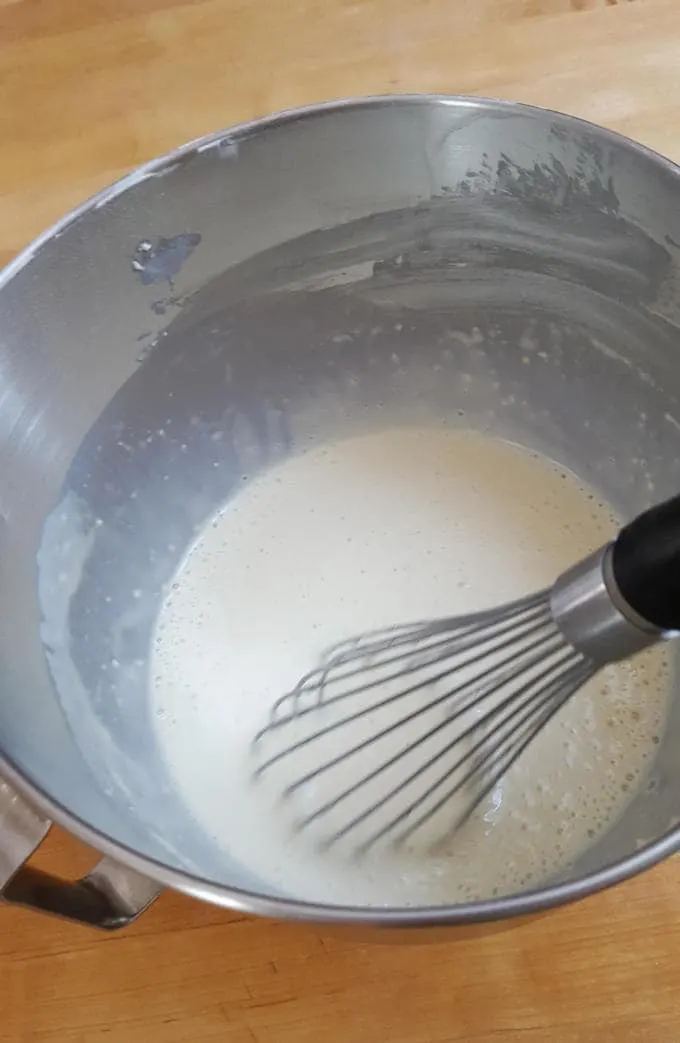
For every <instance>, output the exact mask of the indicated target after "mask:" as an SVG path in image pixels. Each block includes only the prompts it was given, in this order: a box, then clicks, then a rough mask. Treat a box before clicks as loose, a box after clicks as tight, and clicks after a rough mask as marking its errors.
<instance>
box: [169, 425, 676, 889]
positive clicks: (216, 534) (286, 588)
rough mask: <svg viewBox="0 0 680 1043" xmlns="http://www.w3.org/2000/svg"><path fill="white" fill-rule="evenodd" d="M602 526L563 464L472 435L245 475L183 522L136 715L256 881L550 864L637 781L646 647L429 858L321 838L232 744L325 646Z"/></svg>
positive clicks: (500, 580)
mask: <svg viewBox="0 0 680 1043" xmlns="http://www.w3.org/2000/svg"><path fill="white" fill-rule="evenodd" d="M617 527H618V526H617V522H616V520H615V519H614V517H613V516H612V513H611V511H610V510H609V508H608V507H607V506H606V505H604V504H602V503H599V502H598V501H597V499H596V498H595V497H594V495H593V494H592V492H590V491H589V490H587V489H584V488H583V487H581V486H580V485H579V484H578V483H577V481H576V479H575V478H574V477H573V476H572V475H571V474H569V473H568V472H565V471H564V470H563V469H561V468H559V467H557V466H556V465H554V464H552V463H551V462H549V461H547V460H545V459H543V458H540V457H538V456H536V455H535V454H532V453H530V452H528V451H526V450H523V449H520V448H518V447H516V446H512V445H508V444H507V443H504V442H502V441H500V440H495V439H491V438H487V437H483V436H480V435H476V434H473V433H461V432H452V431H447V430H441V429H437V430H434V429H409V428H406V429H398V430H388V431H384V432H381V433H379V434H373V435H367V436H363V437H360V438H354V439H348V440H345V441H342V442H338V443H334V444H329V445H326V446H323V447H322V448H318V449H315V450H310V451H308V452H306V453H303V454H301V455H300V456H297V457H294V458H291V459H289V460H287V461H286V462H285V463H283V464H280V465H278V466H276V467H273V468H272V469H271V470H269V471H268V472H266V473H265V474H263V475H261V476H258V477H256V478H255V479H253V480H252V481H250V482H249V483H248V485H246V486H245V487H244V489H243V491H241V492H239V494H238V496H236V497H235V498H234V499H233V500H232V501H231V502H230V503H229V504H227V505H226V506H225V508H224V509H223V510H222V511H221V512H220V513H219V514H217V515H216V516H215V517H214V518H212V519H211V520H210V521H209V522H208V523H207V524H206V526H205V529H204V531H203V532H202V533H201V534H200V535H199V537H198V539H197V540H196V542H195V544H194V545H193V547H192V548H191V550H190V551H189V554H188V556H187V558H186V559H185V561H184V563H183V565H182V566H181V568H180V569H179V571H178V573H177V574H176V576H175V577H174V579H173V582H172V584H171V589H170V594H169V597H168V598H167V599H166V601H165V603H164V605H163V608H162V610H161V613H160V617H159V620H158V624H157V630H156V637H155V645H154V653H153V662H152V666H151V670H152V674H151V676H152V679H153V680H152V686H153V699H154V703H155V708H156V715H157V716H156V731H157V735H158V740H159V744H160V746H161V749H162V751H163V753H164V756H165V759H166V762H167V765H168V768H169V772H170V775H171V777H172V779H173V781H174V785H175V786H176V788H177V791H178V793H179V794H180V796H181V799H182V800H183V801H184V803H185V804H186V807H187V808H188V809H189V811H190V812H191V814H192V816H193V817H194V819H195V820H196V822H197V823H199V824H200V826H201V827H202V828H203V829H204V830H205V831H206V832H207V833H208V834H209V835H210V836H211V837H212V838H213V839H214V841H215V842H216V843H217V844H218V845H219V846H221V847H222V848H223V849H224V851H225V855H226V856H228V858H229V859H230V860H234V861H236V862H237V863H239V864H240V865H241V866H242V867H243V868H244V869H246V870H249V871H251V872H252V875H253V886H254V887H257V886H258V885H259V886H260V887H261V888H263V889H266V888H268V889H270V890H273V891H275V892H278V893H283V894H285V895H288V896H291V897H296V898H301V899H306V900H310V901H321V902H327V903H332V904H342V905H355V906H356V905H373V906H395V907H399V906H422V905H439V904H450V903H454V902H460V901H469V900H471V899H480V898H489V897H492V896H495V895H499V894H506V893H511V892H514V891H518V890H522V889H525V888H528V887H531V886H535V885H537V884H539V883H540V882H541V881H542V880H545V879H546V878H548V877H550V876H551V875H552V874H554V873H555V872H557V871H559V870H560V869H562V868H563V867H564V866H565V865H566V864H568V863H569V862H570V861H571V860H573V859H574V858H575V857H577V856H578V854H579V853H580V852H582V851H583V850H584V849H586V848H587V847H588V846H590V845H591V844H592V843H593V841H594V840H595V839H596V838H597V837H598V836H600V835H601V834H602V832H603V831H604V830H606V828H607V827H608V826H609V825H610V824H611V823H612V821H613V820H614V819H616V818H617V817H618V815H619V814H620V812H621V811H622V810H623V808H624V807H625V806H626V804H627V803H628V802H629V801H630V799H631V798H632V797H633V796H634V795H635V792H636V791H637V790H638V788H640V786H641V784H642V781H643V779H644V776H645V774H646V771H647V768H648V766H649V764H650V763H651V760H652V758H653V755H654V753H655V750H656V744H657V742H658V736H659V733H660V731H661V730H662V729H663V722H664V717H665V711H666V704H667V699H668V688H669V682H668V664H667V658H666V653H665V652H664V650H663V649H654V650H652V651H651V652H649V653H646V654H645V655H643V656H640V657H638V658H637V659H636V660H635V661H634V662H633V663H624V664H617V665H615V666H611V667H608V668H607V669H606V670H605V671H603V672H602V673H601V674H600V675H599V676H598V677H597V678H596V679H595V680H594V681H592V682H590V683H589V684H588V685H587V686H586V687H585V688H584V689H583V690H582V691H580V692H579V693H577V695H575V696H574V697H573V698H572V700H571V701H570V702H569V703H568V704H567V706H566V707H565V708H563V709H562V710H561V711H560V713H559V714H558V715H557V716H556V717H555V718H554V719H553V720H552V721H551V722H550V724H549V725H548V726H547V727H546V728H545V730H544V731H543V732H542V733H541V735H540V736H539V737H538V738H537V739H536V741H535V742H534V744H533V745H532V746H531V747H530V748H529V749H528V750H527V751H526V753H525V754H524V755H523V757H522V758H521V759H520V761H519V762H518V763H517V764H516V765H515V766H514V767H513V768H512V769H511V771H510V772H509V773H508V775H507V776H506V778H505V780H504V782H503V784H502V786H501V787H500V788H499V790H498V791H497V792H496V793H495V794H494V795H493V797H492V798H491V799H490V800H489V801H487V802H486V803H485V804H484V805H482V806H481V807H480V808H479V809H478V811H477V812H476V813H475V815H474V816H473V818H472V819H471V820H470V821H469V822H468V823H467V824H466V826H465V828H464V830H463V831H462V832H461V833H460V834H457V835H456V836H454V837H453V838H452V840H451V841H450V843H449V844H448V845H447V846H446V847H445V848H444V849H442V850H441V851H438V852H437V854H436V855H433V854H432V852H431V851H430V850H429V848H427V847H423V846H420V847H419V846H417V845H410V846H409V845H407V846H405V847H404V848H399V849H397V850H395V849H393V848H391V847H389V846H385V847H382V848H378V849H377V850H372V851H371V852H370V854H369V855H368V856H367V857H366V858H365V859H363V860H361V861H360V862H357V861H353V860H351V859H348V858H347V857H346V853H345V852H343V851H337V852H336V851H335V850H334V849H331V850H330V851H327V852H321V851H319V850H318V849H317V848H316V846H315V843H314V838H313V836H306V835H304V834H303V835H300V834H296V833H295V832H294V831H293V829H292V828H291V827H292V818H291V815H290V814H289V813H288V812H287V809H286V808H282V807H281V805H280V804H279V803H278V802H277V791H275V790H272V788H270V787H267V786H261V785H256V786H253V784H252V781H251V772H252V761H251V750H250V743H251V739H252V737H253V735H254V734H255V733H256V732H257V730H258V729H259V728H260V726H261V725H262V723H263V721H264V719H265V718H266V715H267V713H268V709H269V707H270V706H271V704H272V703H273V702H274V701H275V700H276V699H277V698H278V697H279V696H280V695H281V694H282V693H283V692H284V691H285V690H287V689H288V688H290V687H291V686H293V685H294V684H295V683H296V682H297V680H298V679H299V677H300V676H301V675H302V674H303V673H305V672H306V671H307V670H308V669H309V668H310V667H311V666H313V665H315V663H316V661H317V659H318V657H319V655H320V654H321V653H322V652H323V650H324V649H325V648H327V647H328V646H329V645H331V644H333V643H335V642H336V641H338V640H340V639H342V638H343V637H347V636H350V635H353V634H355V633H357V632H360V631H364V630H371V629H373V628H378V627H383V626H387V625H390V624H391V623H394V622H402V621H407V620H409V619H421V618H428V617H436V616H442V615H451V614H458V613H467V612H472V611H476V610H479V609H482V608H489V607H492V606H495V605H498V604H500V603H502V602H504V601H507V600H511V599H514V598H517V597H521V596H523V595H525V594H527V593H530V592H533V591H535V590H539V589H542V588H545V587H547V586H549V585H550V584H552V582H553V581H554V579H555V578H556V577H557V575H558V574H559V573H560V572H561V571H563V570H564V569H565V568H567V567H568V566H569V565H571V564H573V563H574V562H575V561H577V560H579V559H580V558H582V557H584V556H585V555H586V554H588V553H589V552H590V551H591V550H593V549H594V548H596V547H598V546H599V545H601V544H603V543H604V542H606V541H607V540H609V539H610V538H611V537H612V536H613V535H614V533H615V532H616V530H617ZM300 756H301V758H303V759H302V761H301V765H300V764H298V765H296V775H297V774H301V770H300V767H301V766H302V769H303V770H304V754H301V755H300ZM348 770H349V771H351V770H352V768H351V767H349V768H348ZM351 799H354V798H351ZM361 799H362V798H361V796H360V795H357V797H356V800H357V802H358V803H357V810H360V809H361V807H362V804H361Z"/></svg>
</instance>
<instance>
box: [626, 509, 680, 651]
mask: <svg viewBox="0 0 680 1043" xmlns="http://www.w3.org/2000/svg"><path fill="white" fill-rule="evenodd" d="M612 571H613V573H614V579H615V580H616V584H617V586H618V588H619V592H620V593H621V595H622V597H623V598H624V599H625V601H626V602H627V604H628V605H630V607H631V608H632V609H633V611H635V612H637V614H638V615H639V616H642V618H643V619H644V620H646V622H647V623H650V624H651V625H652V626H654V627H658V628H659V629H660V630H680V496H674V497H673V499H672V500H667V501H666V502H665V503H660V504H659V505H658V506H657V507H652V508H651V509H650V510H648V511H645V513H644V514H641V515H640V516H639V517H638V518H636V519H635V520H634V521H632V522H630V524H629V525H626V527H625V528H624V529H622V530H621V532H620V533H619V535H618V537H617V538H616V542H615V543H614V548H613V552H612Z"/></svg>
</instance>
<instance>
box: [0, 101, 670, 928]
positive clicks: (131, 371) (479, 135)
mask: <svg viewBox="0 0 680 1043" xmlns="http://www.w3.org/2000/svg"><path fill="white" fill-rule="evenodd" d="M679 257H680V174H679V172H678V169H677V168H676V167H674V166H673V165H672V164H670V163H668V162H666V161H665V160H664V159H661V158H659V157H658V156H656V155H653V154H652V153H650V152H648V151H647V150H645V149H644V148H641V147H640V146H638V145H635V144H633V143H631V142H630V141H626V140H624V139H623V138H620V137H617V136H616V135H614V134H611V133H608V132H606V131H603V130H600V129H598V128H596V127H593V126H589V125H587V124H585V123H582V122H580V121H578V120H575V119H570V118H568V117H565V116H560V115H556V114H555V113H551V112H544V111H540V110H537V109H531V108H527V107H523V106H519V105H511V104H504V103H501V102H495V101H482V100H478V99H465V98H438V97H398V98H381V99H369V100H364V101H358V102H348V103H340V104H332V105H326V106H320V107H316V108H311V109H305V110H302V111H298V112H293V113H288V114H285V115H282V116H277V117H275V118H272V119H266V120H262V121H259V122H257V123H253V124H248V125H245V126H241V127H237V128H235V129H233V130H231V131H227V132H223V133H220V134H217V135H215V136H213V137H210V138H206V139H204V140H201V141H198V142H196V143H194V144H191V145H187V146H186V147H184V148H182V149H180V150H178V151H177V152H175V153H172V154H171V155H170V156H168V157H166V158H164V159H162V160H159V161H158V162H155V163H152V164H150V165H148V166H146V167H144V168H143V169H141V170H139V171H137V172H135V173H134V174H132V175H131V176H130V177H128V178H126V179H124V180H123V181H122V182H120V183H119V184H117V185H115V186H114V187H113V188H111V189H109V190H107V191H105V192H103V193H101V194H100V195H99V196H97V197H96V198H95V199H94V200H92V201H91V202H89V203H88V204H86V205H85V206H84V207H83V208H81V209H80V210H79V211H77V212H76V213H74V214H72V215H70V216H69V217H68V218H67V219H66V220H64V221H63V222H61V223H60V224H59V225H58V226H57V227H55V228H54V229H52V230H51V231H50V232H48V233H47V234H46V235H45V236H43V237H42V238H41V239H40V240H39V241H38V242H36V243H34V244H33V245H32V246H31V247H30V248H29V249H28V250H27V251H26V252H24V253H23V254H22V256H21V257H19V258H18V259H17V260H16V261H15V262H14V263H13V264H11V265H10V266H9V268H7V269H6V270H5V272H4V273H3V275H2V278H1V281H0V469H1V470H0V478H1V480H0V590H2V597H3V607H2V613H0V691H1V692H2V695H1V698H0V771H1V772H2V775H3V776H4V779H5V780H6V785H5V786H4V788H3V789H2V791H1V793H0V827H1V828H0V887H2V886H4V898H5V901H13V902H23V903H26V904H33V905H36V906H38V907H40V908H46V909H51V910H53V911H57V912H60V913H62V914H65V915H69V916H73V917H75V918H78V919H81V920H86V921H87V922H91V923H96V924H99V925H102V926H108V927H113V926H118V925H119V924H121V923H124V922H126V921H127V920H128V919H129V918H130V917H132V916H133V915H135V914H136V913H137V912H138V911H139V910H140V909H141V908H142V907H143V906H144V905H145V904H147V903H148V902H149V901H151V900H152V898H153V897H154V895H155V894H156V893H157V892H158V890H159V889H160V887H161V886H168V887H174V888H177V889H179V890H182V891H185V892H187V893H190V894H193V895H195V896H197V897H200V898H204V899H207V900H209V901H213V902H216V903H218V904H222V905H225V906H229V907H231V908H238V909H241V910H247V911H251V912H253V913H259V914H264V915H274V916H278V917H289V918H299V919H309V920H318V921H326V922H337V923H354V924H367V923H371V924H374V925H384V926H388V927H393V928H394V927H423V926H432V925H449V924H461V923H470V922H474V921H489V920H492V921H497V920H502V919H504V918H507V917H514V916H517V915H519V914H524V913H531V912H536V911H539V910H542V909H545V908H547V907H550V906H552V905H556V904H558V903H562V902H566V901H568V900H570V899H574V898H577V897H580V896H582V895H585V894H587V893H589V892H592V891H595V890H597V889H598V888H601V887H605V886H607V885H610V884H613V883H615V882H617V881H619V880H622V879H623V878H625V877H627V876H630V875H631V874H633V873H636V872H638V871H639V870H641V869H644V868H645V867H647V866H649V865H651V864H653V863H654V862H656V861H658V860H659V859H661V858H663V857H664V856H666V855H668V854H670V853H671V852H673V851H675V850H676V849H677V848H678V846H680V830H679V829H678V826H677V823H678V819H679V817H680V762H679V761H678V758H677V755H676V751H677V748H678V731H679V726H680V719H679V714H680V710H679V709H678V707H680V700H676V702H675V704H674V706H673V708H672V710H671V715H670V720H669V723H668V728H667V731H666V735H665V737H664V741H663V742H662V743H661V745H660V749H659V755H658V758H657V761H656V763H655V765H654V768H653V771H652V775H651V777H650V779H649V784H648V785H647V786H646V788H645V789H644V792H642V793H640V794H639V795H638V796H637V797H636V799H635V800H634V802H633V803H632V804H631V805H630V807H629V808H628V810H627V811H626V812H625V814H624V816H623V817H622V818H621V820H620V821H618V822H617V823H616V824H615V825H614V826H613V828H611V829H610V831H609V832H608V834H607V835H606V836H605V837H604V838H603V839H602V840H601V841H599V842H598V843H597V844H596V845H595V846H594V847H593V848H592V849H591V850H590V851H588V852H587V853H586V855H585V856H584V857H583V858H582V859H581V860H579V862H578V863H577V864H575V865H573V866H571V867H570V868H569V869H568V870H567V871H565V873H564V874H563V875H562V876H561V877H560V878H559V879H555V880H552V881H550V882H549V883H548V884H546V886H544V887H542V888H540V889H538V890H536V891H534V892H532V893H525V894H518V895H513V896H510V897H505V898H500V899H495V900H493V901H488V902H483V903H476V904H470V905H464V906H456V907H450V908H435V909H432V908H429V909H409V910H390V909H381V910H367V909H363V908H354V909H350V908H337V907H326V906H319V905H311V904H304V903H301V902H295V901H290V900H288V899H287V898H286V897H285V896H281V895H277V894H273V893H271V892H270V891H269V890H268V889H267V886H266V884H265V883H264V882H263V881H260V880H258V879H256V878H255V877H253V875H252V874H249V873H248V872H247V871H246V870H245V869H244V868H243V867H240V866H238V865H237V864H235V863H232V862H230V861H229V860H228V859H225V856H224V855H223V854H222V853H221V852H220V851H219V850H217V849H216V848H215V846H214V844H213V843H212V842H211V840H210V838H209V837H207V836H206V835H204V834H203V833H202V832H201V830H200V829H199V827H198V826H197V825H196V824H195V823H194V822H193V821H192V819H191V818H190V816H189V815H188V813H187V811H186V809H185V808H184V807H183V806H182V803H181V801H180V799H179V797H178V796H177V794H176V793H175V792H174V790H173V785H172V780H171V778H170V777H169V776H168V773H167V769H166V767H165V766H164V763H163V761H162V759H161V757H160V754H159V751H158V748H157V745H156V741H155V738H154V729H153V714H152V710H151V709H150V706H149V700H148V697H147V682H146V671H147V652H148V649H149V640H150V634H151V630H152V627H153V623H154V619H155V616H156V613H157V610H158V607H159V601H160V599H161V596H162V592H163V590H164V586H165V584H166V583H167V581H168V579H169V578H170V576H171V575H172V573H173V570H174V569H175V568H176V566H177V564H178V563H179V561H180V559H181V557H182V556H183V554H184V552H185V550H186V548H187V546H188V544H189V543H190V541H191V540H192V536H193V533H194V532H195V530H196V527H197V526H200V525H201V523H202V521H203V520H205V519H206V518H207V517H208V516H209V515H210V514H211V513H212V512H213V511H214V510H215V508H216V507H217V506H218V505H219V504H221V503H222V502H224V501H226V500H228V499H229V497H230V496H232V495H233V494H234V492H235V490H238V489H239V488H241V487H242V476H243V475H248V476H252V475H254V474H256V473H257V472H258V471H259V470H260V469H262V468H264V467H267V466H268V465H270V464H271V463H272V462H273V461H276V460H280V459H282V458H283V457H285V456H286V455H288V454H291V453H295V452H297V451H298V450H300V448H301V447H303V446H309V445H311V444H314V443H318V442H320V441H323V440H326V439H329V438H333V437H340V436H342V435H344V434H348V433H356V432H357V431H360V430H364V431H367V430H371V429H377V428H380V427H382V426H384V425H386V424H388V423H389V424H394V423H395V422H397V423H398V422H403V423H419V424H429V423H434V424H441V423H445V424H448V425H451V426H454V427H455V426H463V427H478V428H480V429H484V430H488V431H490V432H493V433H496V434H498V435H499V436H501V437H505V438H509V439H511V440H513V441H515V442H519V443H522V444H524V445H527V446H531V447H536V448H538V449H540V450H541V451H542V452H544V453H547V454H548V455H549V456H551V457H553V458H554V459H556V460H559V461H561V462H562V463H563V464H564V465H566V466H567V467H569V468H571V469H572V470H573V471H575V472H576V473H577V474H578V475H579V476H580V477H581V478H583V479H584V480H585V481H587V482H589V483H591V485H593V486H594V487H595V488H597V489H598V490H599V491H600V492H601V493H602V494H603V495H604V496H605V497H606V498H607V499H608V500H609V501H610V502H611V503H612V505H613V506H614V507H615V508H616V509H617V510H618V511H620V512H621V514H622V515H624V516H626V515H630V514H632V513H634V512H637V511H639V510H641V509H642V508H644V507H645V506H647V505H648V504H649V503H650V502H652V501H654V500H656V499H661V498H662V497H665V496H668V495H670V494H672V493H675V492H677V489H678V486H679V485H680V466H679V464H678V455H679V450H680V402H679V399H680V365H678V359H679V357H680V356H679V352H680V346H679V345H680V340H679V336H678V322H679V321H680V308H679V303H680V285H679V282H678V258H679ZM640 698H644V693H642V692H641V693H640ZM225 799H227V795H225ZM48 820H54V821H56V822H59V823H60V824H62V825H63V826H65V827H66V828H67V829H70V830H71V831H72V832H73V833H75V834H76V835H77V836H79V837H80V838H82V839H83V840H85V841H87V842H89V843H90V844H92V845H93V846H94V847H95V848H97V849H99V851H100V852H102V853H103V854H104V856H105V857H104V859H103V861H102V862H101V863H100V864H99V865H98V866H97V867H96V869H95V870H93V872H92V873H91V874H90V875H89V876H88V877H87V878H86V879H85V880H84V881H79V882H76V883H72V884H69V883H65V882H61V881H58V880H55V879H53V878H50V877H46V876H44V875H43V874H39V873H37V872H36V871H35V870H33V869H32V868H31V867H30V866H26V865H24V866H23V868H20V867H21V866H22V864H23V863H24V862H25V860H26V858H27V857H28V855H29V854H30V852H31V850H32V849H33V848H34V847H35V846H36V844H37V843H38V842H39V841H40V839H41V838H42V836H43V834H44V832H45V831H46V829H47V828H48V825H49V821H48Z"/></svg>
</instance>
